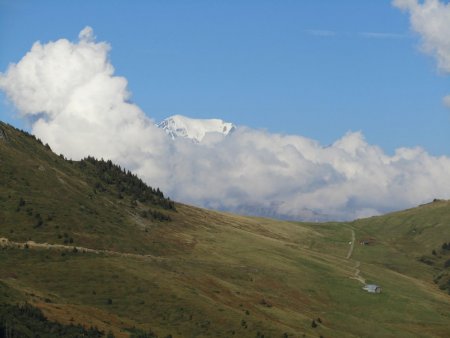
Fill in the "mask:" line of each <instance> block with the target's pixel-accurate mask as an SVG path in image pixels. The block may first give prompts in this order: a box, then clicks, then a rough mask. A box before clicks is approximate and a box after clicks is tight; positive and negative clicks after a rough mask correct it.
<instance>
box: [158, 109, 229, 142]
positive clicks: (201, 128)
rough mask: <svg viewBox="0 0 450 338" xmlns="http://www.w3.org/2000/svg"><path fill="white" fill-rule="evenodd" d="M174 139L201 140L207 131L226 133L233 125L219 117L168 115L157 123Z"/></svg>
mask: <svg viewBox="0 0 450 338" xmlns="http://www.w3.org/2000/svg"><path fill="white" fill-rule="evenodd" d="M157 126H158V127H159V128H162V129H164V130H165V131H166V133H167V134H168V135H170V136H171V137H172V139H175V138H177V137H185V138H189V139H192V140H194V141H196V142H201V141H202V140H203V138H204V137H205V135H206V134H207V133H220V134H223V135H228V134H229V133H230V132H231V131H232V130H233V129H235V126H234V125H233V124H232V123H230V122H225V121H223V120H220V119H191V118H189V117H186V116H182V115H173V116H170V117H168V118H166V119H164V120H163V121H161V122H160V123H158V124H157Z"/></svg>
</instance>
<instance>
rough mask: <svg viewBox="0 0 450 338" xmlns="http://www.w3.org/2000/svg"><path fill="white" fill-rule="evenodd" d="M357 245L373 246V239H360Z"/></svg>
mask: <svg viewBox="0 0 450 338" xmlns="http://www.w3.org/2000/svg"><path fill="white" fill-rule="evenodd" d="M359 244H361V245H373V244H375V238H372V237H370V238H362V239H360V240H359Z"/></svg>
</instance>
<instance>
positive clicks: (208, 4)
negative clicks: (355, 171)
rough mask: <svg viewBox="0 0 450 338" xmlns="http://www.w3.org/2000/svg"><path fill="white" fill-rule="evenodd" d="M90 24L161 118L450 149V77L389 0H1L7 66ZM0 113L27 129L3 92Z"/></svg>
mask: <svg viewBox="0 0 450 338" xmlns="http://www.w3.org/2000/svg"><path fill="white" fill-rule="evenodd" d="M86 25H89V26H91V27H92V28H93V29H94V32H95V35H96V36H97V40H98V41H107V42H108V43H110V44H111V46H112V51H111V54H110V57H111V62H112V64H113V65H114V67H115V68H116V74H118V75H121V76H124V77H126V78H127V80H128V83H129V89H130V91H131V92H132V94H133V96H132V100H133V101H134V102H135V103H136V104H138V105H139V106H140V107H141V108H142V109H143V110H144V111H145V112H146V114H148V115H149V116H151V117H152V118H154V119H155V120H161V119H163V118H165V117H167V116H169V115H172V114H182V115H187V116H190V117H198V118H210V117H217V118H222V119H224V120H227V121H231V122H234V123H235V124H238V125H246V126H250V127H252V128H263V129H267V130H269V131H270V132H273V133H283V134H286V133H287V134H296V135H303V136H306V137H310V138H313V139H316V140H318V141H319V142H320V143H321V144H323V145H327V144H329V143H332V142H334V141H335V140H336V139H338V138H340V137H342V136H343V135H344V134H345V133H346V132H347V131H349V130H351V131H362V133H363V134H364V135H365V137H366V139H367V141H368V142H369V143H371V144H376V145H379V146H381V147H382V148H383V149H384V150H385V151H386V152H388V153H392V152H393V150H394V149H395V148H398V147H403V146H405V147H413V146H422V147H424V148H425V149H426V150H427V151H428V152H429V153H431V154H433V155H450V112H449V110H448V108H445V107H444V106H443V104H442V98H443V97H444V96H445V95H446V94H448V92H449V88H450V78H449V77H448V76H444V75H443V74H439V72H438V71H437V68H436V62H435V60H434V59H433V58H432V57H430V56H427V55H425V54H423V53H421V52H420V51H419V48H418V45H419V37H418V36H417V35H415V34H414V33H412V32H410V29H409V17H408V15H407V14H406V13H403V12H401V11H400V10H399V9H398V8H395V7H393V6H392V5H391V3H390V1H370V2H369V1H360V0H342V1H334V0H333V1H332V0H327V1H326V0H321V1H318V0H303V1H261V0H260V1H21V0H14V1H0V71H1V72H4V71H6V69H7V67H8V64H9V63H11V62H18V61H19V60H20V59H21V58H22V57H23V56H24V54H25V53H26V52H27V51H29V49H30V47H31V45H32V44H33V43H34V42H35V41H37V40H40V41H41V42H43V43H45V42H48V41H50V40H57V39H59V38H68V39H69V40H73V41H75V40H76V39H77V36H78V33H79V31H80V30H81V29H83V28H84V27H85V26H86ZM372 33H376V34H372ZM381 33H382V34H381ZM0 118H1V119H2V120H6V121H9V122H11V123H12V124H14V125H16V126H19V127H25V128H26V125H25V124H24V123H23V122H22V121H20V120H19V119H16V118H14V117H13V109H12V107H11V105H8V104H6V103H5V99H4V97H2V102H1V104H0Z"/></svg>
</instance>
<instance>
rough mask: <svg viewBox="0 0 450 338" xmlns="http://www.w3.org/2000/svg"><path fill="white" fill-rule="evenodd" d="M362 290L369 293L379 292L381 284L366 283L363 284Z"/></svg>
mask: <svg viewBox="0 0 450 338" xmlns="http://www.w3.org/2000/svg"><path fill="white" fill-rule="evenodd" d="M363 290H366V291H367V292H369V293H381V286H379V285H376V284H366V285H364V286H363Z"/></svg>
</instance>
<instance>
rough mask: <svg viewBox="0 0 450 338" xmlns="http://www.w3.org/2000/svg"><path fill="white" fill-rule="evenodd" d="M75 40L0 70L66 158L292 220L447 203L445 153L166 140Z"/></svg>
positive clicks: (449, 166)
mask: <svg viewBox="0 0 450 338" xmlns="http://www.w3.org/2000/svg"><path fill="white" fill-rule="evenodd" d="M79 38H80V40H79V41H77V42H70V41H68V40H65V39H61V40H58V41H55V42H49V43H46V44H41V43H39V42H37V43H35V44H34V45H33V47H32V49H31V50H30V52H28V53H27V54H26V55H25V56H24V57H23V58H22V60H20V61H19V62H18V63H17V64H14V65H11V66H10V67H9V68H8V70H7V71H6V73H4V74H0V89H2V90H3V91H4V92H5V93H6V94H7V96H8V97H9V99H10V100H11V101H12V102H13V103H14V104H15V106H16V107H17V109H18V111H19V112H20V114H22V116H24V117H26V118H30V119H32V121H33V130H32V131H33V133H34V134H36V135H37V136H38V137H40V138H41V139H42V140H43V141H44V142H48V143H49V144H50V145H51V146H52V148H53V149H55V150H56V151H57V152H61V153H64V154H65V155H66V156H68V157H71V158H74V159H79V158H82V157H84V156H87V155H94V156H97V157H104V158H110V159H112V160H114V161H115V162H117V163H119V164H121V165H123V166H125V167H127V168H129V169H131V170H133V171H134V172H136V173H138V174H139V175H140V176H141V177H143V178H144V179H145V180H146V181H147V182H148V183H149V184H150V185H153V186H159V187H161V188H162V189H163V191H165V192H167V193H168V194H169V196H171V197H172V198H174V199H176V200H179V201H184V202H188V203H193V204H197V205H203V206H209V207H215V208H221V209H228V210H240V211H253V212H258V213H264V212H266V211H267V210H270V214H278V215H285V216H291V217H298V216H299V215H303V216H305V215H306V216H309V217H312V218H314V217H316V215H317V214H320V215H328V216H330V217H331V218H340V219H349V218H355V217H361V216H367V215H372V214H377V213H382V212H385V211H388V210H393V209H400V208H405V207H410V206H413V205H416V204H419V203H423V202H424V201H429V200H431V199H433V198H450V191H449V190H448V189H446V187H447V186H448V182H449V181H450V159H449V158H448V157H433V156H431V155H429V154H427V153H426V152H425V151H424V150H422V149H398V150H397V152H396V153H395V154H394V155H393V156H389V155H387V154H385V153H384V152H383V151H382V150H381V149H380V148H379V147H377V146H374V145H370V144H368V143H367V142H366V141H365V139H364V137H363V135H362V133H360V132H353V133H348V134H346V135H344V136H343V137H342V138H340V139H339V140H337V141H336V142H335V143H334V144H332V145H331V146H329V147H323V146H321V145H320V144H319V143H318V142H316V141H314V140H311V139H308V138H304V137H301V136H294V135H279V134H271V133H269V132H266V131H260V130H253V129H249V128H244V127H239V128H237V130H236V131H235V132H234V133H232V134H230V135H229V136H228V137H221V138H220V137H219V138H218V137H213V138H208V137H206V138H205V139H204V140H203V141H202V142H201V143H198V144H195V143H193V142H190V141H189V140H186V139H183V138H177V139H175V140H172V139H171V138H170V137H168V136H167V135H166V134H165V133H164V132H163V131H162V130H160V129H157V128H156V127H155V126H154V123H153V121H152V120H151V119H150V118H148V117H147V116H146V115H145V114H144V113H143V112H142V111H141V110H140V108H139V107H138V106H136V105H135V104H132V103H130V102H129V101H128V99H129V96H130V94H129V93H128V91H127V81H126V79H125V78H123V77H117V76H114V68H113V66H112V65H111V63H110V61H109V60H108V53H109V50H110V46H109V45H108V44H106V43H104V42H95V40H94V35H93V31H92V29H90V28H85V29H84V30H83V31H82V32H81V33H80V36H79Z"/></svg>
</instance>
